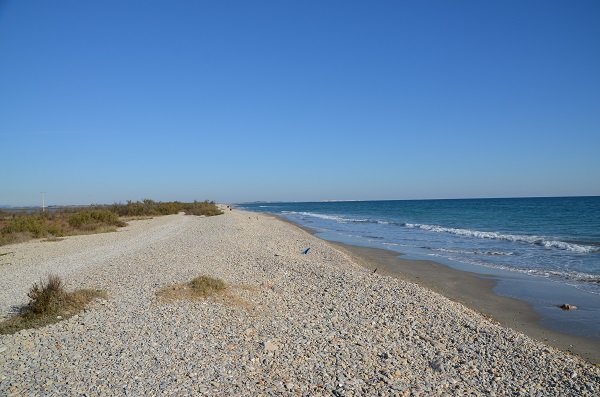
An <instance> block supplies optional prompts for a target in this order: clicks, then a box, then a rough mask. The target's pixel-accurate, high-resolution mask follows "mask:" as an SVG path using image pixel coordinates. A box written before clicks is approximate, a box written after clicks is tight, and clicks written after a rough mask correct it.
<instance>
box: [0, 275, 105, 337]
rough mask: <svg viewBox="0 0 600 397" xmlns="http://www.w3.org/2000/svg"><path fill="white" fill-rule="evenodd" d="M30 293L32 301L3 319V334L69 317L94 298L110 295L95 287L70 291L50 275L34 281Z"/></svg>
mask: <svg viewBox="0 0 600 397" xmlns="http://www.w3.org/2000/svg"><path fill="white" fill-rule="evenodd" d="M27 296H28V297H29V303H28V304H27V305H26V306H25V307H23V308H22V309H21V310H20V312H19V313H18V314H17V315H15V316H12V317H9V318H8V319H6V320H4V321H2V322H0V334H13V333H15V332H18V331H20V330H23V329H29V328H40V327H43V326H45V325H48V324H53V323H56V322H58V321H61V320H63V319H67V318H69V317H72V316H74V315H75V314H77V313H79V312H81V311H82V310H83V309H85V307H86V306H87V305H88V304H89V303H90V302H92V301H93V300H95V299H97V298H106V293H105V292H103V291H100V290H91V289H80V290H77V291H73V292H67V291H66V289H65V286H64V282H63V281H62V279H61V278H60V277H58V276H56V275H49V276H48V279H47V280H46V281H40V282H38V283H34V284H33V286H32V287H31V289H30V290H29V293H28V294H27Z"/></svg>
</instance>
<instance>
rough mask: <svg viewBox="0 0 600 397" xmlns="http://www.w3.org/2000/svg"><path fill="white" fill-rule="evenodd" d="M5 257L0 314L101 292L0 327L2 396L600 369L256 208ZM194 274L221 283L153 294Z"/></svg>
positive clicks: (554, 374)
mask: <svg viewBox="0 0 600 397" xmlns="http://www.w3.org/2000/svg"><path fill="white" fill-rule="evenodd" d="M309 247H310V251H309V252H308V254H306V255H305V254H303V253H302V252H303V251H304V250H305V249H306V248H309ZM4 252H11V254H10V255H4V256H2V257H0V258H2V261H1V262H0V275H1V277H0V314H1V315H3V316H6V315H8V314H9V313H10V312H11V311H14V310H15V307H18V306H19V305H23V304H25V303H27V296H26V293H27V291H28V289H29V287H30V286H31V284H32V283H33V282H34V281H37V280H38V279H40V278H41V277H44V276H45V275H46V274H48V273H50V272H51V273H56V274H58V275H60V276H61V277H63V278H64V279H65V281H66V282H67V285H68V286H69V287H70V288H100V289H105V290H106V291H107V292H108V296H109V297H108V299H107V300H103V301H97V302H96V303H94V304H93V305H92V306H91V307H90V308H89V310H87V311H85V312H84V313H81V314H80V315H78V316H75V317H72V318H70V319H68V320H65V321H62V322H59V323H56V324H53V325H50V326H47V327H44V328H41V329H37V330H24V331H21V332H19V333H17V334H14V335H3V336H0V395H88V396H95V395H150V396H152V395H178V396H179V395H181V396H186V395H190V396H192V395H194V396H195V395H218V396H221V395H223V396H228V395H290V396H298V395H299V396H304V395H311V396H312V395H334V396H358V395H369V396H377V395H382V396H388V395H390V396H430V395H452V396H461V395H497V396H501V395H515V396H518V395H527V396H530V395H531V396H547V395H552V396H569V395H577V396H580V395H590V396H592V395H598V394H599V393H600V368H598V367H596V366H594V365H592V364H589V363H586V362H584V361H583V360H581V359H579V358H578V357H575V356H572V355H570V354H568V353H564V352H561V351H558V350H556V349H553V348H551V347H547V346H545V345H544V344H542V343H539V342H537V341H534V340H532V339H530V338H529V337H527V336H525V335H523V334H520V333H517V332H515V331H513V330H511V329H507V328H502V327H500V326H498V325H496V324H494V323H492V322H490V321H489V320H487V319H485V318H484V317H483V316H481V315H479V314H478V313H476V312H473V311H471V310H469V309H467V308H465V307H464V306H463V305H461V304H459V303H455V302H452V301H450V300H448V299H446V298H444V297H443V296H440V295H438V294H436V293H434V292H431V291H429V290H427V289H425V288H422V287H420V286H418V285H415V284H412V283H408V282H404V281H401V280H397V279H393V278H390V277H385V276H381V275H378V274H372V273H371V272H370V271H368V270H366V269H363V268H362V267H360V266H358V265H357V264H356V263H355V262H354V261H353V260H352V258H350V257H349V256H347V255H346V254H344V253H342V252H340V251H338V250H336V249H335V248H333V247H332V246H330V245H328V244H327V243H326V242H324V241H322V240H319V239H318V238H316V237H314V236H311V235H310V234H309V233H307V232H305V231H303V230H301V229H299V228H296V227H294V226H293V225H289V224H287V223H285V222H281V221H279V220H277V219H275V218H272V217H270V216H267V215H257V214H250V213H246V212H242V211H228V212H226V213H225V214H224V215H221V216H217V217H209V218H200V217H191V216H184V215H172V216H165V217H160V218H155V219H152V220H143V221H134V222H131V225H130V226H128V227H127V228H124V229H121V231H119V232H117V233H107V234H102V235H89V236H76V237H69V238H67V239H65V240H63V241H58V242H41V241H36V242H28V243H24V244H17V245H11V246H4V247H2V248H0V253H4ZM198 275H208V276H211V277H218V278H221V279H223V280H224V281H225V282H226V283H227V285H228V290H227V294H226V296H225V297H223V298H215V299H209V300H195V301H173V302H163V301H159V300H157V298H156V295H155V294H156V292H157V291H158V290H159V289H161V288H164V287H165V286H168V285H171V284H175V283H183V282H187V281H189V280H191V279H192V278H194V277H196V276H198Z"/></svg>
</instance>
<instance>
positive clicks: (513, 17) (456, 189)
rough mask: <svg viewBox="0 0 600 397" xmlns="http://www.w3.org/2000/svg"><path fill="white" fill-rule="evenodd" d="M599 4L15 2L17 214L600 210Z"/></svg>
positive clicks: (0, 191)
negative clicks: (522, 207)
mask: <svg viewBox="0 0 600 397" xmlns="http://www.w3.org/2000/svg"><path fill="white" fill-rule="evenodd" d="M598 20H600V2H598V1H576V2H568V1H498V2H487V1H486V2H482V1H452V2H449V1H439V2H436V1H393V2H373V1H364V2H352V1H272V2H266V1H240V2H233V1H218V2H214V1H212V2H203V1H160V2H159V1H94V2H91V1H90V2H82V1H75V0H73V1H58V0H57V1H52V2H47V1H46V2H44V1H1V0H0V148H1V150H0V204H4V205H7V204H8V205H30V204H38V202H39V200H40V194H39V192H41V191H45V192H47V193H46V197H47V201H48V202H49V203H50V204H86V203H91V202H94V203H111V202H115V201H124V200H128V199H133V200H135V199H141V198H145V197H149V198H154V199H157V200H193V199H199V200H203V199H214V200H217V201H227V202H236V201H251V200H324V199H412V198H453V197H507V196H510V197H514V196H553V195H561V196H562V195H600V182H598V181H599V179H598V175H600V154H599V153H600V72H599V71H600V24H599V23H598Z"/></svg>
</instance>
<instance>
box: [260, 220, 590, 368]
mask: <svg viewBox="0 0 600 397" xmlns="http://www.w3.org/2000/svg"><path fill="white" fill-rule="evenodd" d="M270 215H272V216H274V217H275V218H277V219H279V220H281V221H283V222H286V223H289V224H291V225H294V226H296V227H298V228H300V229H302V230H304V231H306V232H308V233H310V234H311V235H313V236H315V237H317V238H320V237H319V236H318V235H317V232H316V231H314V230H313V229H311V228H309V227H306V226H303V225H300V224H297V223H295V222H293V221H290V220H288V219H286V218H284V217H282V216H279V215H276V214H270ZM320 239H321V240H323V241H326V242H327V243H328V244H331V245H332V246H334V247H335V248H337V249H339V250H341V251H342V252H344V253H345V254H347V255H349V256H350V257H352V258H353V259H354V260H355V261H356V262H357V263H358V264H359V265H361V266H363V267H365V268H367V269H369V270H372V271H376V272H377V273H378V274H381V275H385V276H390V277H394V278H398V279H401V280H405V281H409V282H412V283H415V284H418V285H420V286H422V287H425V288H428V289H430V290H432V291H434V292H437V293H439V294H440V295H443V296H445V297H446V298H448V299H450V300H452V301H455V302H459V303H461V304H463V305H465V306H466V307H468V308H470V309H473V310H475V311H476V312H478V313H480V314H482V315H483V316H484V317H487V318H489V319H491V320H493V321H494V322H497V323H499V324H500V325H501V326H503V327H507V328H511V329H514V330H516V331H518V332H521V333H523V334H525V335H527V336H530V337H531V338H533V339H535V340H537V341H540V342H542V343H544V344H547V345H549V346H552V347H555V348H557V349H559V350H562V351H564V352H568V353H571V354H575V355H577V356H579V357H581V358H583V359H585V360H586V361H588V362H591V363H600V343H599V341H598V340H597V339H594V338H590V337H585V336H575V335H570V334H567V333H562V332H557V331H554V330H551V329H549V328H547V327H545V326H543V324H542V321H541V320H542V316H540V315H539V314H538V313H537V312H536V311H535V310H534V308H533V306H532V305H531V304H529V303H528V302H526V301H522V300H520V299H516V298H510V297H506V296H502V295H498V294H497V293H495V292H494V287H495V286H496V284H497V280H496V279H495V278H493V277H485V276H482V275H479V274H477V273H471V272H467V271H461V270H457V269H453V268H451V267H449V266H446V265H444V264H441V263H438V262H435V261H429V260H417V259H404V258H402V254H400V253H398V252H396V251H391V250H386V249H382V248H371V247H361V246H357V245H350V244H345V243H341V242H338V241H331V240H326V239H322V238H320ZM465 286H468V289H466V288H464V287H465Z"/></svg>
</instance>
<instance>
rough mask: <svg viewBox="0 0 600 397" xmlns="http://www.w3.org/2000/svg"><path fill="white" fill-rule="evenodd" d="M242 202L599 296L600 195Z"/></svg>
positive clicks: (361, 240) (326, 232)
mask: <svg viewBox="0 0 600 397" xmlns="http://www.w3.org/2000/svg"><path fill="white" fill-rule="evenodd" d="M238 207H240V208H242V209H246V210H251V211H259V212H270V213H274V214H278V215H282V216H284V217H286V218H288V219H290V220H292V221H294V222H296V223H299V224H301V225H304V226H308V227H310V228H312V229H314V230H316V231H317V232H318V234H319V235H320V236H321V237H323V238H326V239H330V240H336V241H341V242H345V243H350V244H355V245H364V246H371V247H380V248H387V249H391V250H395V251H398V252H402V253H403V254H407V255H408V256H410V257H415V258H426V259H432V260H435V261H438V262H442V263H445V264H448V265H450V266H455V267H458V268H463V269H465V267H466V270H469V271H475V272H480V273H482V274H487V275H504V276H507V275H508V276H509V277H510V275H515V276H516V275H519V276H524V278H523V277H521V278H519V280H520V281H521V282H522V281H523V280H532V281H534V280H546V281H552V284H544V285H551V286H555V287H557V286H558V287H561V288H562V287H568V288H575V289H577V291H579V292H580V293H581V294H586V295H590V296H593V295H595V296H600V197H556V198H515V199H468V200H414V201H410V200H409V201H404V200H402V201H396V200H395V201H351V202H311V203H252V204H240V205H238ZM514 284H515V285H516V284H518V283H514ZM507 287H508V285H507ZM521 288H528V287H523V286H521ZM505 289H506V288H505ZM508 289H510V288H508ZM513 292H514V291H513ZM524 292H525V291H523V293H524ZM529 294H530V291H529V292H527V295H529ZM508 295H519V293H516V294H515V293H509V294H508ZM567 295H568V296H569V297H571V296H573V295H569V294H567ZM575 295H577V294H575ZM532 299H534V300H535V298H532ZM594 299H595V298H593V299H592V300H594ZM584 300H585V299H584ZM530 301H531V299H530ZM534 303H535V302H534ZM596 328H600V326H598V327H597V326H596V325H592V334H595V333H598V329H596ZM594 329H595V331H594ZM586 334H589V332H586Z"/></svg>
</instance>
